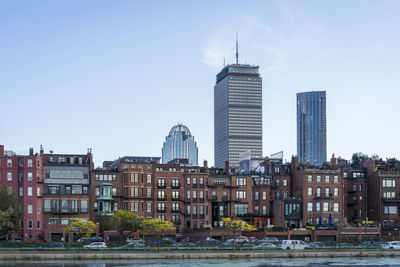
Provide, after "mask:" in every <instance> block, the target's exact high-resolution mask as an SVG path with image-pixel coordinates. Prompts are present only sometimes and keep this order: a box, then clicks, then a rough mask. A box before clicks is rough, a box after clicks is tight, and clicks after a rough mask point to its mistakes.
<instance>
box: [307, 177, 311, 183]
mask: <svg viewBox="0 0 400 267" xmlns="http://www.w3.org/2000/svg"><path fill="white" fill-rule="evenodd" d="M307 179H308V182H309V183H312V175H308V178H307Z"/></svg>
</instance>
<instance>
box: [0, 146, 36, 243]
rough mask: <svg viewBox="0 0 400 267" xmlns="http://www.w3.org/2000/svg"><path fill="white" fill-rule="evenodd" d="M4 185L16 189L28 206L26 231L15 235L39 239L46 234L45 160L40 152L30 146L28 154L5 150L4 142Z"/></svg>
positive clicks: (0, 164) (0, 169) (0, 162)
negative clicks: (35, 151) (43, 160)
mask: <svg viewBox="0 0 400 267" xmlns="http://www.w3.org/2000/svg"><path fill="white" fill-rule="evenodd" d="M0 185H1V186H3V185H6V186H7V187H8V188H9V189H10V191H12V192H14V193H15V194H16V195H17V196H18V198H19V203H20V205H21V206H22V207H23V209H24V214H25V217H24V220H23V221H22V223H21V226H22V227H21V228H22V231H21V233H20V235H19V236H16V235H13V236H12V237H14V238H19V239H22V240H31V239H38V238H39V237H40V236H41V235H42V231H43V227H44V221H43V211H42V208H43V198H42V194H43V162H42V157H41V156H40V155H39V154H37V153H36V154H34V152H33V149H32V148H30V149H29V154H28V155H17V154H15V153H14V152H12V151H5V150H4V146H3V145H0Z"/></svg>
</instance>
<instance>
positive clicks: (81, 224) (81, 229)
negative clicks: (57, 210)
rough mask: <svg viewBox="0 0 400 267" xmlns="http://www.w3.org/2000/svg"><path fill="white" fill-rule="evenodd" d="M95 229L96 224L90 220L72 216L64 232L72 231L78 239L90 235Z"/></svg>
mask: <svg viewBox="0 0 400 267" xmlns="http://www.w3.org/2000/svg"><path fill="white" fill-rule="evenodd" d="M95 229H96V224H95V223H94V222H92V221H90V220H87V219H82V218H72V219H71V220H70V222H69V224H68V225H67V227H66V228H65V233H74V234H75V235H76V236H77V237H78V238H79V239H80V238H83V237H86V238H88V237H90V236H91V235H92V234H93V232H94V230H95Z"/></svg>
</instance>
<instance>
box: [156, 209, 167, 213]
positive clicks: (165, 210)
mask: <svg viewBox="0 0 400 267" xmlns="http://www.w3.org/2000/svg"><path fill="white" fill-rule="evenodd" d="M157 212H158V213H166V212H167V209H157Z"/></svg>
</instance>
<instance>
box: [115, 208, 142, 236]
mask: <svg viewBox="0 0 400 267" xmlns="http://www.w3.org/2000/svg"><path fill="white" fill-rule="evenodd" d="M111 221H112V223H113V225H114V227H116V229H117V231H118V233H119V234H120V235H121V236H122V238H123V239H124V242H125V240H126V237H127V236H129V235H130V234H132V233H133V232H137V231H138V230H139V229H141V225H142V222H143V218H142V217H139V216H137V215H136V214H134V213H132V212H129V211H127V210H118V211H117V212H115V213H114V214H113V215H112V217H111ZM125 232H128V234H127V235H125Z"/></svg>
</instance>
